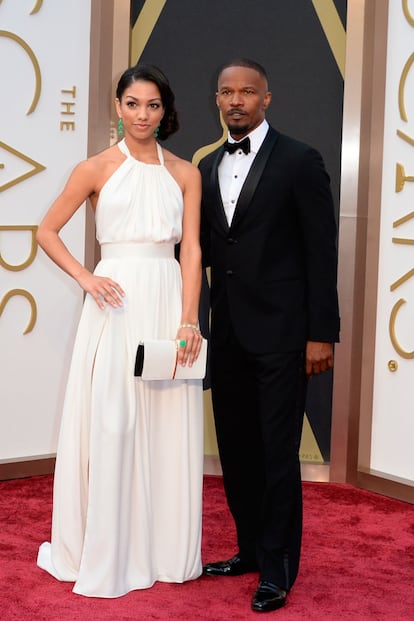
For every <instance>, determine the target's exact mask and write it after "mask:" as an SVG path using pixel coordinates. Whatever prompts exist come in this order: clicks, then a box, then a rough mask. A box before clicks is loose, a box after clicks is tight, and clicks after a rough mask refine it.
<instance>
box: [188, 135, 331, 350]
mask: <svg viewBox="0 0 414 621" xmlns="http://www.w3.org/2000/svg"><path fill="white" fill-rule="evenodd" d="M223 154H224V148H223V146H221V147H219V148H218V149H217V150H216V151H214V152H213V153H211V154H209V155H208V156H207V157H205V158H204V159H203V160H201V162H200V164H199V168H200V171H201V174H202V180H203V195H202V211H201V214H202V217H201V221H202V224H201V245H202V251H203V264H204V266H205V267H207V266H210V267H211V292H210V303H211V338H212V343H213V345H214V344H220V343H224V342H225V340H226V337H227V336H228V334H229V330H230V328H232V330H233V332H234V334H235V336H236V338H237V339H238V341H239V342H240V343H241V345H242V346H243V347H244V348H245V349H246V350H247V351H250V352H251V353H256V354H264V353H270V352H285V351H299V350H303V349H304V348H305V345H306V342H307V341H308V340H311V341H324V342H335V341H337V340H339V313H338V298H337V289H336V275H337V247H336V238H337V226H336V221H335V216H334V206H333V200H332V194H331V189H330V182H329V176H328V174H327V172H326V170H325V166H324V163H323V160H322V158H321V156H320V154H319V153H318V152H317V151H316V150H315V149H313V148H311V147H309V146H308V145H306V144H303V143H301V142H298V141H296V140H294V139H292V138H290V137H288V136H285V135H283V134H281V133H279V132H277V131H276V130H274V129H273V128H271V127H270V128H269V131H268V133H267V135H266V137H265V140H264V142H263V144H262V145H261V147H260V149H259V151H258V153H257V155H256V157H255V159H254V161H253V163H252V166H251V168H250V171H249V174H248V176H247V178H246V181H245V183H244V185H243V187H242V190H241V193H240V196H239V199H238V202H237V206H236V210H235V212H234V216H233V220H232V222H231V225H230V226H229V225H228V223H227V220H226V216H225V212H224V208H223V203H222V200H221V195H220V189H219V182H218V165H219V163H220V161H221V158H222V157H223Z"/></svg>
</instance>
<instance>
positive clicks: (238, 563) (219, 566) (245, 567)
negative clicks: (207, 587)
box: [203, 554, 257, 576]
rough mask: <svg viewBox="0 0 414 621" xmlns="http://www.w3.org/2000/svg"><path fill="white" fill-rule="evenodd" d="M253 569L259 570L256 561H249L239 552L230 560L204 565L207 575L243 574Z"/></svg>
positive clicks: (204, 572) (204, 571)
mask: <svg viewBox="0 0 414 621" xmlns="http://www.w3.org/2000/svg"><path fill="white" fill-rule="evenodd" d="M251 571H257V565H256V563H247V562H246V561H244V560H243V559H242V558H240V556H239V555H238V554H236V555H235V556H233V558H230V559H229V560H228V561H217V563H207V565H204V567H203V574H204V575H205V576H241V575H242V574H247V573H249V572H251Z"/></svg>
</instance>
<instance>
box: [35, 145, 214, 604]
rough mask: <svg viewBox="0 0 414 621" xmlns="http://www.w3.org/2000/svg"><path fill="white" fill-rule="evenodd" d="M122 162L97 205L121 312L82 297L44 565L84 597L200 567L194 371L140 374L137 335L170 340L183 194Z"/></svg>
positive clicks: (155, 171) (152, 168)
mask: <svg viewBox="0 0 414 621" xmlns="http://www.w3.org/2000/svg"><path fill="white" fill-rule="evenodd" d="M118 146H119V148H120V150H121V151H122V153H123V154H124V155H125V161H124V162H123V163H122V164H121V165H120V166H119V168H118V169H117V170H116V171H115V172H114V173H113V175H112V176H111V177H110V178H109V179H108V181H107V182H106V183H105V185H104V187H103V188H102V190H101V193H100V196H99V201H98V205H97V210H96V227H97V239H98V241H99V242H100V244H101V249H102V260H101V261H100V262H99V264H98V265H97V267H96V270H95V273H96V274H98V275H104V276H109V277H110V278H112V279H113V280H115V281H117V282H118V283H119V284H120V285H121V286H122V288H123V289H124V291H125V292H126V296H125V298H124V300H123V302H124V305H123V307H122V308H116V309H114V308H112V307H110V306H108V305H106V307H105V310H100V309H99V308H98V306H97V305H96V302H95V301H94V300H93V298H92V297H91V296H90V295H87V296H86V299H85V304H84V307H83V311H82V315H81V319H80V323H79V328H78V332H77V336H76V340H75V345H74V351H73V357H72V363H71V368H70V373H69V378H68V384H67V389H66V396H65V403H64V408H63V415H62V423H61V430H60V436H59V444H58V452H57V462H56V471H55V482H54V499H53V520H52V540H51V543H48V542H45V543H43V544H42V545H41V546H40V549H39V555H38V565H39V566H40V567H41V568H43V569H45V570H46V571H48V572H49V573H50V574H52V575H53V576H55V577H56V578H57V579H59V580H67V581H73V582H75V585H74V589H73V591H74V592H75V593H79V594H82V595H86V596H95V597H117V596H120V595H123V594H125V593H127V592H128V591H131V590H133V589H144V588H147V587H150V586H151V585H152V584H154V582H155V581H157V580H158V581H162V582H184V581H185V580H192V579H195V578H197V577H198V576H199V575H200V574H201V570H202V567H201V555H200V547H201V492H202V476H203V411H202V385H201V381H199V380H191V381H178V380H174V381H154V382H144V381H143V380H141V379H139V378H135V377H134V363H135V353H136V348H137V345H138V342H139V341H140V340H142V339H145V338H175V334H176V331H177V328H178V325H179V323H180V319H181V271H180V267H179V264H178V262H177V261H176V260H175V258H174V244H176V243H177V242H179V241H180V239H181V223H182V213H183V198H182V192H181V189H180V188H179V186H178V185H177V183H176V181H175V180H174V178H173V177H172V176H171V174H170V173H169V171H168V170H167V168H166V167H165V166H164V160H163V154H162V149H161V147H160V146H159V145H157V147H158V157H159V160H160V164H159V165H153V164H144V163H142V162H139V161H137V160H136V159H134V158H133V157H132V156H131V155H130V153H129V151H128V148H127V146H126V144H125V141H122V142H120V143H119V145H118Z"/></svg>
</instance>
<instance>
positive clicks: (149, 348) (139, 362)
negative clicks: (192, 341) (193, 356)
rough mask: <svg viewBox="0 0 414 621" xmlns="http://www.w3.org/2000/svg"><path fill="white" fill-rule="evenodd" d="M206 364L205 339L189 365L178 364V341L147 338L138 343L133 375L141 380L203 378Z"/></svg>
mask: <svg viewBox="0 0 414 621" xmlns="http://www.w3.org/2000/svg"><path fill="white" fill-rule="evenodd" d="M206 364H207V340H206V339H203V342H202V345H201V350H200V353H199V355H198V358H197V360H196V361H195V362H194V363H193V365H192V366H191V367H189V366H187V365H186V366H184V367H183V366H182V365H181V364H178V341H175V340H169V339H166V340H147V341H141V342H140V343H139V345H138V349H137V355H136V358H135V370H134V375H135V376H136V377H140V378H141V379H143V380H173V379H180V380H185V379H204V377H205V375H206Z"/></svg>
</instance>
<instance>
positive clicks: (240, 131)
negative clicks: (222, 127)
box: [228, 123, 249, 137]
mask: <svg viewBox="0 0 414 621" xmlns="http://www.w3.org/2000/svg"><path fill="white" fill-rule="evenodd" d="M228 129H229V132H230V134H231V135H232V136H233V137H234V136H242V135H245V134H247V133H248V131H249V126H248V125H234V126H233V125H231V124H230V123H229V124H228Z"/></svg>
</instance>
